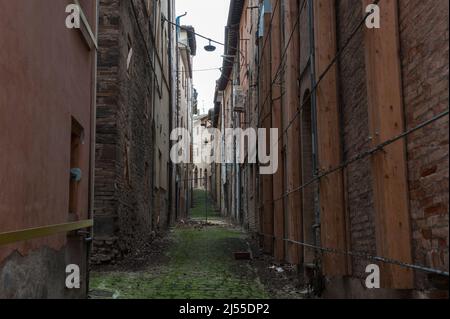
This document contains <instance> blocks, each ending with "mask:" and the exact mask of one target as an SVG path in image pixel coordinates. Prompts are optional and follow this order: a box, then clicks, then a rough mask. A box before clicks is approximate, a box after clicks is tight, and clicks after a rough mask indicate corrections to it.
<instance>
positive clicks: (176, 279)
mask: <svg viewBox="0 0 450 319" xmlns="http://www.w3.org/2000/svg"><path fill="white" fill-rule="evenodd" d="M216 218H218V217H216ZM171 236H172V244H171V246H170V248H169V250H168V252H167V255H168V258H166V259H165V260H166V261H164V262H163V264H160V265H152V266H150V267H149V268H148V269H146V270H145V271H139V272H109V273H105V272H94V273H92V274H91V281H90V284H91V290H94V291H102V292H107V294H109V296H114V298H138V299H147V298H148V299H233V298H243V299H247V298H248V299H250V298H251V299H260V298H261V299H262V298H268V294H267V293H266V291H265V289H264V286H263V285H262V284H261V283H260V282H259V280H258V278H257V276H256V275H255V272H254V270H253V269H252V268H251V267H250V265H249V263H248V262H247V261H236V260H234V258H233V252H235V251H243V250H244V251H246V250H247V249H248V247H247V244H246V241H245V234H244V233H242V232H240V231H237V230H235V229H232V228H229V227H221V226H207V227H199V228H198V227H195V226H189V227H187V226H186V227H179V228H176V229H175V230H174V232H173V233H172V234H171ZM94 297H95V296H94Z"/></svg>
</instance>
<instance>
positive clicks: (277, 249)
mask: <svg viewBox="0 0 450 319" xmlns="http://www.w3.org/2000/svg"><path fill="white" fill-rule="evenodd" d="M277 3H278V5H277ZM272 8H273V10H274V12H273V20H272V32H271V38H270V44H271V81H274V79H275V76H276V75H277V71H278V66H279V65H280V61H281V28H280V12H281V11H280V8H281V5H279V0H272ZM277 82H278V81H277ZM281 93H282V92H281V87H280V86H279V85H278V84H275V85H272V96H271V100H272V101H271V102H272V127H273V128H278V130H279V132H281V131H282V130H283V122H282V110H281ZM277 152H278V163H279V165H278V171H277V172H276V173H275V174H274V175H273V199H274V200H275V199H280V198H281V197H282V196H283V192H284V190H283V185H284V184H283V183H284V181H283V176H284V167H283V165H282V163H283V161H282V158H283V143H281V142H280V143H279V145H278V149H277ZM283 203H284V201H283V200H277V201H276V202H274V204H273V210H274V211H273V216H274V230H273V231H274V236H275V241H274V257H275V260H276V261H277V262H282V261H284V240H283V239H284V205H283Z"/></svg>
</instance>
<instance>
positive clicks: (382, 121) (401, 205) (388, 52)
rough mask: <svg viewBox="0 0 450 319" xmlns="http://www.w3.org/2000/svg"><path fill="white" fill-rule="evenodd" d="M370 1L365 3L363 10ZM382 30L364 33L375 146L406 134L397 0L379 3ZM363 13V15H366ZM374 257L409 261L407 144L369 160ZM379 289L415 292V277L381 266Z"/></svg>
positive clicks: (396, 268)
mask: <svg viewBox="0 0 450 319" xmlns="http://www.w3.org/2000/svg"><path fill="white" fill-rule="evenodd" d="M370 3H371V1H369V0H363V4H364V8H365V7H366V6H367V5H368V4H370ZM380 9H381V28H380V29H368V28H366V31H365V55H366V71H367V90H368V92H367V93H368V108H369V126H370V132H371V136H372V145H373V146H376V145H378V144H380V143H382V142H384V141H386V140H388V139H390V138H392V137H393V136H396V135H398V134H400V133H402V132H403V131H404V121H403V101H402V82H401V62H400V56H399V52H400V45H399V31H398V7H397V1H394V0H384V1H382V2H381V3H380ZM364 14H365V13H364ZM372 173H373V181H374V184H373V188H374V203H375V222H376V225H375V227H376V241H377V254H378V255H380V256H382V257H387V258H392V259H396V260H399V261H402V262H406V263H411V262H412V257H411V229H410V221H409V211H408V198H407V191H408V185H407V177H406V176H407V175H406V174H407V173H406V154H405V141H404V140H400V141H398V142H396V143H394V144H392V145H390V146H388V147H386V148H385V149H384V151H383V152H379V153H377V154H375V155H374V156H373V158H372ZM380 266H381V285H382V287H383V288H395V289H409V288H413V273H412V271H411V270H408V269H405V268H401V267H399V266H394V265H387V264H382V265H380Z"/></svg>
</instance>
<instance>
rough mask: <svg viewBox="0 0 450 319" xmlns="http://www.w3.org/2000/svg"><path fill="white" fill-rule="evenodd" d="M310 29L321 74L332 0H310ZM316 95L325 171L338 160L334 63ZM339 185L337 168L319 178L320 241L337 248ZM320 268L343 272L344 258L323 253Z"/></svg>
mask: <svg viewBox="0 0 450 319" xmlns="http://www.w3.org/2000/svg"><path fill="white" fill-rule="evenodd" d="M314 30H315V34H314V36H315V57H316V58H315V62H316V65H315V67H316V74H322V73H323V72H324V71H325V69H326V68H327V67H328V66H329V64H330V63H331V61H332V59H333V58H334V57H335V56H336V53H337V41H336V18H335V1H334V0H315V1H314ZM316 96H317V131H318V153H319V169H320V171H327V170H329V169H331V168H333V167H337V166H338V165H340V163H341V162H342V154H341V153H342V152H341V140H340V123H339V105H338V92H337V68H336V65H333V66H332V68H331V69H330V70H329V71H328V73H327V75H326V77H325V78H323V80H322V81H321V83H320V84H319V86H318V88H317V91H316ZM343 186H344V184H343V173H342V171H341V170H339V171H337V172H335V173H333V174H331V175H329V176H326V177H324V178H322V179H321V180H320V183H319V189H320V216H321V244H322V246H325V247H330V248H334V249H340V250H345V249H347V245H346V219H345V203H344V189H343ZM323 269H324V273H325V274H326V275H328V276H343V275H346V274H347V273H348V267H347V259H346V258H345V256H340V255H325V256H324V257H323Z"/></svg>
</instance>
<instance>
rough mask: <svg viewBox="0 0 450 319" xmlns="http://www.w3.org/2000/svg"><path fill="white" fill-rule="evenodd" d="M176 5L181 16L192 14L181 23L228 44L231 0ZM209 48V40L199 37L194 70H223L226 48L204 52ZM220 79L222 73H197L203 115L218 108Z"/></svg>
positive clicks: (178, 2)
mask: <svg viewBox="0 0 450 319" xmlns="http://www.w3.org/2000/svg"><path fill="white" fill-rule="evenodd" d="M175 2H176V4H175V5H176V11H177V15H182V14H184V13H185V12H187V13H188V14H187V16H185V17H183V18H182V19H181V24H182V25H192V26H193V27H194V28H195V32H197V33H199V34H201V35H204V36H206V37H208V38H211V39H213V40H216V41H219V42H221V43H223V42H224V36H225V26H226V24H227V19H228V9H229V6H230V0H176V1H175ZM207 44H208V41H207V40H205V39H202V38H199V37H197V56H195V57H194V70H204V69H211V68H220V67H222V58H221V55H223V49H224V48H223V47H222V46H220V45H216V47H217V50H216V51H215V52H212V53H208V52H206V51H205V50H204V49H203V48H204V46H205V45H207ZM219 77H220V71H219V70H212V71H203V72H200V71H198V72H194V86H195V88H196V89H197V91H198V94H199V96H198V104H199V108H200V110H201V112H202V113H203V114H205V113H206V112H207V111H208V110H209V109H211V108H213V106H214V105H213V100H214V89H215V87H216V80H218V79H219Z"/></svg>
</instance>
